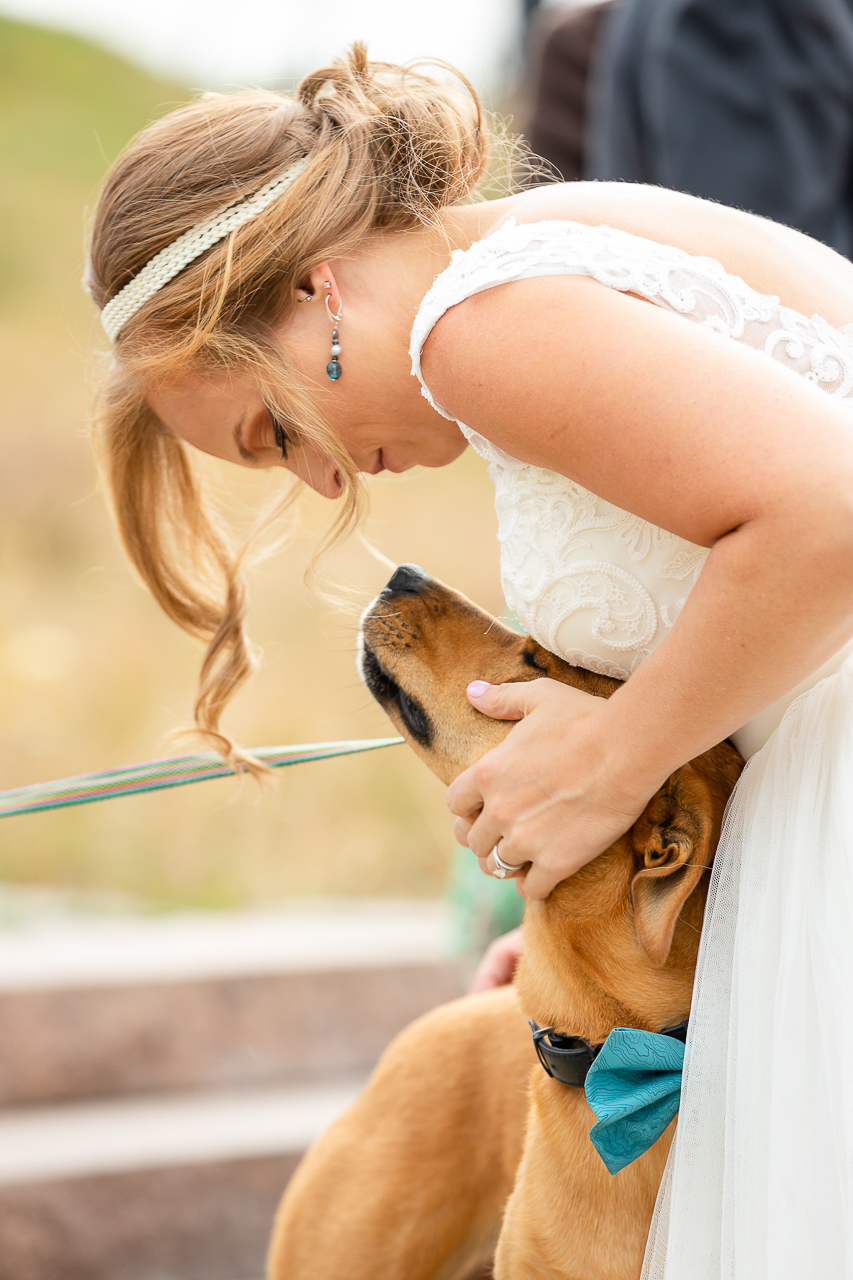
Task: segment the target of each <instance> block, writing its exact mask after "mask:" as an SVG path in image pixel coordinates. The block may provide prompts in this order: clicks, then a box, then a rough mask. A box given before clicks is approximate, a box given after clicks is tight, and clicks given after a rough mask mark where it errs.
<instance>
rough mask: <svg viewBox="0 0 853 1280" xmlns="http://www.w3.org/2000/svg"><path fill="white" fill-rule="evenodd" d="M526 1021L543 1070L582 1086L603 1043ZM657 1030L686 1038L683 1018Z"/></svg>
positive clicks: (579, 1086)
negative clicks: (528, 1023)
mask: <svg viewBox="0 0 853 1280" xmlns="http://www.w3.org/2000/svg"><path fill="white" fill-rule="evenodd" d="M529 1021H530V1030H531V1031H532V1032H533V1044H534V1046H535V1049H536V1055H537V1057H538V1058H539V1061H540V1062H541V1063H542V1066H543V1067H544V1068H545V1071H546V1072H547V1074H548V1075H549V1076H550V1077H551V1079H552V1080H559V1082H560V1084H566V1085H568V1086H569V1087H570V1088H572V1089H582V1088H583V1087H584V1085H585V1084H586V1078H587V1075H588V1074H589V1069H590V1067H591V1066H592V1064H593V1063H594V1062H595V1060H596V1058H597V1057H598V1055H599V1054H600V1053H601V1050H602V1049H603V1048H604V1044H603V1043H602V1044H590V1043H589V1041H588V1040H584V1039H583V1037H582V1036H563V1035H560V1033H559V1032H558V1031H555V1030H554V1029H553V1027H540V1026H539V1025H538V1023H536V1022H534V1021H533V1019H532V1018H530V1019H529ZM660 1034H661V1035H662V1036H671V1037H672V1039H673V1040H680V1041H681V1043H682V1044H684V1042H685V1041H686V1039H687V1019H685V1021H684V1022H679V1023H677V1025H676V1026H674V1027H666V1028H665V1029H664V1030H663V1031H661V1032H660Z"/></svg>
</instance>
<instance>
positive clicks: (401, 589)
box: [382, 564, 427, 596]
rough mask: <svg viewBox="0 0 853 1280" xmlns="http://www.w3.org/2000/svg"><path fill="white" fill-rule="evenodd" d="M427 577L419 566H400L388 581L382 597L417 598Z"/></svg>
mask: <svg viewBox="0 0 853 1280" xmlns="http://www.w3.org/2000/svg"><path fill="white" fill-rule="evenodd" d="M426 579H427V575H426V574H425V573H424V571H423V569H422V568H421V567H420V565H417V564H401V565H400V567H399V568H398V569H395V570H394V573H393V574H392V576H391V577H390V578H389V579H388V582H387V584H386V585H385V587H384V589H383V591H382V594H383V596H418V595H420V593H421V592H422V591H423V589H424V586H425V584H426Z"/></svg>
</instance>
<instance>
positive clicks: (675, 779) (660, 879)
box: [630, 764, 716, 968]
mask: <svg viewBox="0 0 853 1280" xmlns="http://www.w3.org/2000/svg"><path fill="white" fill-rule="evenodd" d="M715 827H716V823H715V814H714V802H713V797H712V795H711V792H710V790H709V788H708V786H707V784H706V783H705V781H704V779H703V778H702V777H700V775H699V774H698V773H697V772H696V770H695V769H694V768H693V767H692V766H691V765H689V764H688V765H684V767H683V768H681V769H679V770H678V771H677V772H676V773H674V774H673V775H672V777H671V778H669V779H668V780H667V782H666V783H665V784H664V786H663V787H662V788H661V789H660V791H658V793H657V795H655V796H653V797H652V799H651V800H650V801H649V803H648V805H647V806H646V809H645V812H644V813H642V814H641V815H640V817H639V818H638V819H637V821H636V822H635V823H634V826H633V827H632V828H631V833H630V834H631V842H632V844H633V847H634V854H635V856H636V858H637V861H638V862H639V863H640V864H641V870H639V871H638V872H637V873H636V875H635V876H634V878H633V880H632V881H631V898H632V901H633V904H634V926H635V928H636V930H637V937H638V939H639V942H640V946H641V947H642V948H643V950H644V951H645V953H646V955H647V956H648V958H649V960H650V961H651V962H652V964H653V965H654V966H655V968H660V966H661V965H663V964H665V963H666V961H667V958H668V956H669V952H670V948H671V947H672V937H673V934H674V932H675V925H676V922H677V920H678V916H679V913H680V912H681V909H682V907H683V906H684V904H685V902H686V901H687V899H688V898H689V897H690V895H691V893H692V892H693V890H694V889H695V888H696V886H697V885H698V884H699V881H700V880H701V879H702V876H703V875H704V874H705V872H706V870H708V868H709V867H710V864H711V860H712V858H713V853H714V851H713V848H712V840H713V835H714V831H715Z"/></svg>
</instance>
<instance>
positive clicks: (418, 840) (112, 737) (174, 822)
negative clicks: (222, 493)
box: [0, 18, 503, 907]
mask: <svg viewBox="0 0 853 1280" xmlns="http://www.w3.org/2000/svg"><path fill="white" fill-rule="evenodd" d="M187 96H188V94H187V90H186V89H185V88H183V87H182V86H180V85H174V84H170V83H168V82H166V81H162V80H157V79H155V78H153V77H151V76H150V75H148V74H146V73H145V72H143V71H141V70H139V69H137V68H135V67H133V66H131V65H129V64H128V63H126V62H124V61H122V60H121V59H119V58H117V57H115V56H114V55H112V54H110V53H107V52H105V51H103V50H100V49H98V48H96V47H95V46H93V45H91V44H89V43H87V42H86V41H84V40H81V39H78V38H76V37H72V36H67V35H64V34H61V33H58V32H54V31H50V30H47V29H43V28H39V27H35V26H30V25H27V24H23V23H18V22H12V21H9V20H7V19H2V18H0V174H2V178H1V179H0V225H2V232H3V234H2V236H0V787H8V786H18V785H22V784H25V783H28V782H35V781H39V780H42V779H48V778H53V777H59V776H66V775H69V774H75V773H81V772H87V771H90V770H95V769H100V768H107V767H111V766H115V765H119V764H125V763H130V762H133V761H137V760H144V759H149V758H151V757H153V756H155V755H159V754H174V753H175V748H174V746H166V745H165V744H164V742H163V737H164V735H165V734H166V733H167V732H168V731H169V730H170V729H171V728H173V727H174V726H175V725H176V724H178V723H181V722H185V721H186V719H187V718H188V716H189V713H190V708H191V704H192V695H193V689H194V685H195V677H196V671H197V667H198V662H199V655H200V649H199V647H198V646H197V645H196V644H195V643H193V642H192V641H190V640H189V639H187V638H186V637H185V636H183V635H181V633H180V632H178V631H177V630H176V629H175V627H174V626H173V625H172V624H170V623H168V622H167V620H166V619H165V618H164V617H162V616H161V614H160V613H159V611H158V609H157V608H156V606H155V605H154V604H153V602H152V601H151V600H150V599H149V598H148V597H147V595H146V594H145V593H144V592H143V591H142V590H141V588H139V587H138V586H137V585H136V584H135V583H134V582H133V580H132V579H131V577H130V575H129V573H128V572H127V570H126V568H125V567H124V564H123V562H122V559H121V556H120V553H119V551H118V549H117V546H116V542H115V539H114V536H113V533H112V530H111V528H110V524H109V520H108V518H107V515H106V512H105V509H104V504H103V501H102V499H101V497H100V495H99V494H98V493H97V490H96V480H95V476H94V470H93V467H92V463H91V460H90V457H89V450H88V445H87V443H86V440H85V425H86V415H87V410H88V406H89V404H90V402H91V395H92V389H91V386H90V385H89V382H90V381H91V379H90V378H89V376H88V374H87V369H88V368H89V366H90V359H89V352H90V350H91V348H92V347H93V346H95V347H101V346H103V343H104V339H103V336H102V334H101V331H100V326H99V325H98V322H97V318H96V316H95V314H94V308H93V307H92V305H91V303H90V302H89V301H88V299H87V298H86V297H85V296H84V295H83V293H82V290H81V288H80V284H79V281H80V276H81V273H82V268H83V233H84V221H85V215H84V210H85V209H86V207H87V206H88V207H91V206H92V205H93V203H94V200H95V197H96V193H97V188H98V183H99V181H100V179H101V177H102V175H103V172H104V170H105V169H106V167H107V164H108V163H109V162H110V161H111V160H112V159H113V158H114V157H115V155H116V154H117V153H118V152H119V150H120V149H121V147H122V146H123V145H124V144H125V143H126V142H127V140H128V139H129V138H130V137H131V136H132V135H133V134H134V133H135V132H136V131H137V130H139V129H140V128H142V127H143V126H144V125H145V123H146V122H147V121H148V120H149V119H150V118H151V117H152V115H154V114H159V113H161V112H162V111H163V110H164V109H167V108H168V107H169V106H170V105H173V104H175V103H178V102H180V101H182V100H184V99H185V98H186V97H187ZM220 471H221V477H222V481H223V483H224V484H225V485H226V486H227V491H228V493H229V495H233V501H234V504H235V505H236V506H237V507H238V508H243V509H251V508H252V507H254V506H256V505H257V503H258V502H259V501H260V500H261V499H262V497H263V496H264V495H266V494H268V493H269V490H270V486H271V484H275V483H276V482H277V478H276V477H275V476H253V475H247V474H244V473H243V472H241V471H240V469H239V468H228V467H226V466H225V465H224V464H223V466H222V467H221V469H220ZM372 492H373V501H372V512H373V515H372V518H371V522H370V525H369V526H368V530H367V532H368V534H369V535H370V536H371V537H372V538H373V539H374V541H375V542H376V544H377V545H378V546H379V547H380V548H381V549H382V550H383V551H384V552H385V554H386V555H388V556H390V557H391V559H392V560H394V561H402V560H414V561H417V562H418V563H420V564H422V565H424V567H426V568H428V569H429V570H430V571H431V572H432V573H435V574H437V575H438V576H439V577H442V578H444V579H445V580H447V581H450V582H452V583H453V584H454V585H456V586H458V587H459V588H460V589H461V590H463V591H465V592H466V594H468V595H470V596H472V597H473V598H474V599H476V600H478V601H479V602H480V603H481V604H483V605H484V607H486V608H488V609H490V610H491V611H493V612H495V613H500V612H501V610H502V607H503V604H502V599H501V595H500V589H499V582H498V572H497V544H496V540H495V521H494V512H493V505H492V503H493V498H492V490H491V485H490V484H489V482H488V480H487V478H486V476H485V472H484V469H483V466H482V464H481V463H480V462H479V460H478V459H476V458H475V457H474V456H473V455H470V454H466V455H464V456H463V457H462V458H461V459H460V460H459V461H458V462H457V463H455V464H454V465H453V466H452V467H449V468H445V469H443V470H441V471H433V472H426V471H424V472H419V473H410V474H409V475H408V476H405V477H394V478H391V477H378V478H377V479H376V481H375V482H374V483H373V489H372ZM327 514H328V507H327V506H326V505H325V504H323V503H322V502H321V501H320V500H319V499H314V498H313V497H312V498H311V499H309V500H306V502H305V513H304V515H305V519H304V529H303V532H302V533H301V534H300V536H299V538H298V539H297V541H296V542H295V543H294V545H293V546H292V547H291V548H289V550H288V551H287V552H286V553H285V554H283V555H282V556H279V557H278V558H277V559H275V560H273V561H271V562H270V563H269V564H268V565H267V566H265V569H264V571H263V574H262V575H261V576H259V577H258V578H257V579H256V581H255V587H254V597H255V606H254V610H253V614H252V629H253V634H254V637H255V638H256V639H257V640H258V641H260V643H261V644H262V645H263V646H264V647H265V649H266V655H267V656H266V662H265V665H264V668H263V670H262V671H261V673H260V675H259V676H257V677H256V678H255V679H254V680H253V681H252V683H251V684H250V685H249V686H248V687H247V689H246V690H245V691H244V692H243V693H242V694H241V695H240V696H239V697H238V699H237V701H236V703H235V704H234V705H233V708H232V709H231V711H230V712H229V715H228V725H229V728H230V729H231V731H232V732H233V733H234V734H235V735H236V736H237V737H238V739H239V740H240V741H242V742H244V743H246V744H249V745H258V746H260V745H270V744H275V743H284V742H309V741H319V740H325V739H333V738H349V737H368V736H374V735H385V734H386V733H388V731H389V726H388V722H387V721H386V720H385V717H384V716H383V715H382V713H381V712H380V711H379V710H378V708H376V707H375V706H374V705H373V703H372V702H371V700H370V699H369V698H368V697H367V695H366V694H365V693H364V691H363V689H362V688H361V686H360V683H359V681H358V678H357V676H356V673H355V667H354V652H355V630H356V611H354V612H353V614H352V616H343V615H340V614H337V615H336V614H334V613H333V612H331V611H330V609H329V608H328V606H326V605H324V604H323V603H322V602H320V601H319V600H317V599H316V597H314V596H312V595H311V594H310V593H309V592H308V591H307V589H306V588H305V587H304V586H303V583H302V574H303V571H304V567H305V564H306V562H307V559H308V556H309V555H310V549H311V544H312V539H313V538H315V537H316V536H317V533H318V532H319V530H320V529H321V528H322V524H323V521H324V519H325V518H326V515H327ZM332 572H333V576H334V577H336V579H337V580H338V581H346V582H347V583H348V584H351V585H352V586H353V587H354V588H355V589H356V590H357V591H358V592H359V593H360V596H361V598H362V599H363V600H364V601H366V600H367V599H368V598H369V597H370V596H371V595H373V594H374V593H375V591H376V590H377V589H378V588H379V587H380V586H381V585H382V583H383V582H384V581H385V579H386V578H387V576H388V570H387V569H386V568H384V567H383V566H381V565H380V564H377V563H376V562H375V561H374V560H372V559H371V558H370V557H369V556H368V554H367V553H366V552H365V551H364V550H363V548H361V547H359V546H357V545H356V544H352V545H351V546H350V547H349V548H347V549H345V550H344V551H343V552H342V553H341V555H340V556H339V557H338V560H337V562H336V563H335V564H334V565H333V566H332ZM451 848H452V840H451V830H450V820H449V816H448V814H447V811H446V808H445V805H444V795H443V788H442V787H441V786H440V785H439V784H438V782H437V781H436V780H435V779H433V778H432V777H431V775H429V774H428V773H427V771H426V770H425V769H424V767H423V765H421V764H420V763H419V762H418V761H417V760H416V759H415V757H414V756H413V755H412V754H411V753H410V752H408V751H407V750H406V749H405V748H403V747H395V748H390V749H388V750H387V751H382V752H375V753H370V754H368V755H366V756H363V757H352V758H346V759H341V760H334V761H326V762H319V763H314V764H307V765H299V766H295V767H294V768H291V769H287V770H284V771H282V773H281V775H280V776H279V777H278V779H277V781H276V783H275V785H274V786H273V787H272V788H270V790H269V791H268V792H267V793H266V794H264V795H263V796H261V797H259V796H258V793H257V790H256V789H255V788H254V787H253V786H249V785H244V786H242V787H240V786H239V785H238V784H236V783H235V782H232V781H223V782H214V783H204V784H201V785H199V786H197V787H186V788H179V789H177V790H175V791H166V792H160V793H155V794H152V795H145V796H138V797H133V798H129V799H123V800H113V801H109V802H106V803H103V804H94V805H88V806H84V807H81V808H78V809H71V810H66V811H58V812H54V813H47V814H34V815H26V816H22V817H18V818H8V819H3V820H2V822H0V881H4V880H5V881H7V882H17V883H20V884H30V885H49V886H59V887H64V888H68V889H73V890H83V891H97V892H100V893H104V892H106V893H111V892H115V893H120V894H129V895H132V896H133V897H135V898H137V899H139V900H141V901H143V902H145V903H150V904H151V905H154V906H158V907H178V906H208V907H226V906H237V905H244V904H248V903H251V902H257V901H259V900H261V899H266V898H270V897H273V898H280V897H284V896H289V895H308V896H314V895H317V894H326V893H333V894H364V895H371V896H373V895H377V894H387V895H394V896H399V895H416V896H417V895H426V896H431V895H435V894H436V893H438V892H440V891H441V889H442V887H443V883H444V878H445V875H446V871H447V864H448V860H449V858H450V853H451Z"/></svg>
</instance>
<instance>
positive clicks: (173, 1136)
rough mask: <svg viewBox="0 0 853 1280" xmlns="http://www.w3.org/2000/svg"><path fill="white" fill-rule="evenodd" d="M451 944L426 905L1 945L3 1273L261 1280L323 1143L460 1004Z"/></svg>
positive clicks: (83, 924) (84, 927) (76, 925)
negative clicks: (277, 1226) (372, 1077)
mask: <svg viewBox="0 0 853 1280" xmlns="http://www.w3.org/2000/svg"><path fill="white" fill-rule="evenodd" d="M447 936H448V928H447V916H446V911H445V908H444V906H443V905H442V904H437V903H411V902H408V903H400V902H381V903H376V902H374V903H365V902H346V903H343V902H339V903H331V904H330V903H324V904H321V905H314V906H313V907H312V906H310V905H305V906H302V907H288V908H286V909H280V910H265V911H250V912H238V913H228V914H223V915H213V914H211V915H201V914H193V915H188V914H181V915H175V916H170V917H165V918H164V917H160V918H150V917H149V918H146V917H140V916H131V917H116V916H111V915H102V916H96V917H94V918H91V917H90V918H86V919H78V918H76V917H74V916H73V915H72V916H69V917H67V918H66V917H64V916H62V915H61V913H60V914H54V915H53V916H52V917H51V918H50V919H49V920H47V921H45V920H43V919H42V918H41V917H38V916H36V917H34V918H33V919H30V920H23V921H22V922H21V923H20V924H19V926H18V927H17V928H14V929H12V928H6V929H4V930H0V1101H2V1103H4V1104H5V1106H4V1107H2V1108H0V1280H260V1277H261V1276H262V1275H263V1269H264V1255H265V1252H266V1248H267V1243H268V1240H269V1236H270V1231H271V1227H272V1219H273V1215H274V1212H275V1208H276V1205H277V1204H278V1200H279V1198H280V1196H281V1193H282V1191H283V1189H284V1187H285V1185H286V1183H287V1181H288V1179H289V1177H290V1176H291V1174H292V1172H293V1170H294V1169H295V1167H296V1165H297V1163H298V1161H299V1159H300V1157H301V1155H302V1153H303V1151H304V1150H305V1148H306V1147H307V1146H308V1145H309V1144H310V1143H311V1142H312V1141H313V1140H314V1138H315V1137H317V1136H318V1135H319V1133H321V1132H322V1130H323V1129H324V1128H325V1127H326V1125H327V1124H328V1123H330V1121H331V1120H332V1119H333V1118H334V1117H335V1116H336V1115H337V1114H339V1112H340V1111H342V1110H343V1109H344V1108H345V1107H346V1106H348V1105H349V1104H350V1102H351V1101H352V1100H353V1099H354V1098H355V1096H356V1095H357V1093H358V1091H359V1089H360V1087H361V1085H362V1083H363V1080H364V1078H365V1077H366V1075H367V1073H368V1072H369V1070H370V1069H371V1068H372V1066H373V1065H374V1063H375V1061H376V1059H377V1057H378V1056H379V1054H380V1053H381V1051H382V1049H383V1048H384V1047H385V1045H386V1044H387V1043H388V1041H389V1040H390V1039H391V1038H392V1036H393V1035H394V1034H396V1032H397V1031H398V1030H399V1029H401V1028H402V1027H403V1026H404V1025H405V1024H406V1023H408V1022H409V1021H411V1019H412V1018H414V1017H417V1016H418V1015H419V1014H420V1013H422V1012H425V1011H426V1010H427V1009H429V1008H432V1007H434V1006H435V1005H436V1004H439V1003H441V1002H442V1001H444V1000H447V999H450V998H453V997H454V996H456V995H458V994H459V993H460V990H461V980H460V975H459V971H458V969H457V967H456V965H455V964H454V963H453V962H452V961H451V960H449V959H448V954H447ZM36 1104H38V1105H36Z"/></svg>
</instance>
